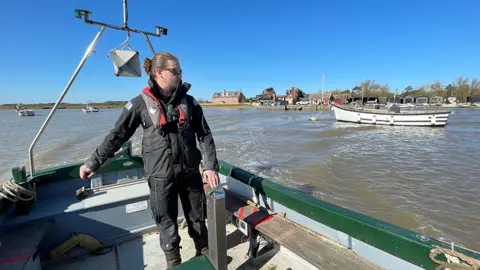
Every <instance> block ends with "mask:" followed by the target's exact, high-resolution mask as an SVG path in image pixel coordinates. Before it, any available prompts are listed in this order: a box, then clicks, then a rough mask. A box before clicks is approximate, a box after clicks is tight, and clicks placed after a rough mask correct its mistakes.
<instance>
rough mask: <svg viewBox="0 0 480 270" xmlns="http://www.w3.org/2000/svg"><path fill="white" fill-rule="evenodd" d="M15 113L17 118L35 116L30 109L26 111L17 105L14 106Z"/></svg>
mask: <svg viewBox="0 0 480 270" xmlns="http://www.w3.org/2000/svg"><path fill="white" fill-rule="evenodd" d="M15 111H16V112H17V113H18V115H19V116H35V112H34V111H33V110H31V109H27V108H26V107H25V105H23V104H20V103H19V104H17V105H16V106H15Z"/></svg>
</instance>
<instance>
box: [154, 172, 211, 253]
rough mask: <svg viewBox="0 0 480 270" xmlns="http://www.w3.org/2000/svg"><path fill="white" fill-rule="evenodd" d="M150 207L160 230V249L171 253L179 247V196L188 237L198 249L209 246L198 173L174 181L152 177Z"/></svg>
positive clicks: (201, 183) (201, 184) (203, 195)
mask: <svg viewBox="0 0 480 270" xmlns="http://www.w3.org/2000/svg"><path fill="white" fill-rule="evenodd" d="M149 186H150V206H151V209H152V214H153V218H154V219H155V222H156V223H157V225H158V227H159V231H160V247H161V248H162V250H163V251H167V252H168V251H172V250H174V249H175V248H177V247H179V245H180V240H181V238H180V235H178V223H177V218H178V197H179V196H180V200H181V203H182V208H183V212H184V214H185V218H186V219H187V225H188V234H189V235H190V237H191V238H192V239H193V241H194V243H195V248H196V249H197V250H201V249H202V248H204V247H207V246H208V233H207V226H206V225H205V219H206V216H205V215H206V199H205V192H204V190H203V181H202V177H201V175H200V172H198V173H192V174H189V175H185V176H182V177H177V178H176V179H175V180H173V179H172V180H165V179H163V178H162V179H160V178H156V177H154V176H151V177H150V178H149Z"/></svg>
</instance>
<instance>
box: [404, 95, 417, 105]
mask: <svg viewBox="0 0 480 270" xmlns="http://www.w3.org/2000/svg"><path fill="white" fill-rule="evenodd" d="M414 100H415V98H414V97H413V96H406V97H404V98H403V104H411V103H413V102H414Z"/></svg>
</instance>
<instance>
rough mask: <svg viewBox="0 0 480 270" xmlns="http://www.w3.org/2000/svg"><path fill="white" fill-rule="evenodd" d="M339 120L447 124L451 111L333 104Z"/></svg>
mask: <svg viewBox="0 0 480 270" xmlns="http://www.w3.org/2000/svg"><path fill="white" fill-rule="evenodd" d="M332 109H333V111H334V112H335V118H336V119H337V121H342V122H352V123H360V124H374V125H390V126H430V127H439V126H440V127H441V126H445V125H446V124H447V121H448V117H449V116H450V113H451V111H446V110H442V111H437V110H407V111H401V108H400V107H395V105H393V106H392V107H390V108H389V109H388V110H382V109H367V108H359V107H353V106H345V105H337V104H332Z"/></svg>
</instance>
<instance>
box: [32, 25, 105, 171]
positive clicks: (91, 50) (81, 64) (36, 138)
mask: <svg viewBox="0 0 480 270" xmlns="http://www.w3.org/2000/svg"><path fill="white" fill-rule="evenodd" d="M105 28H106V26H102V28H101V29H100V31H98V33H97V35H96V36H95V38H94V39H93V41H92V43H90V46H88V48H87V51H86V52H85V54H84V55H83V58H82V60H81V61H80V64H78V66H77V69H76V70H75V72H74V73H73V75H72V77H71V78H70V81H68V83H67V86H65V89H64V90H63V92H62V94H61V95H60V98H59V99H58V100H57V103H55V105H54V106H53V108H52V110H51V111H50V113H49V114H48V117H47V119H46V120H45V122H43V125H42V127H41V128H40V130H39V131H38V133H37V135H36V136H35V139H33V142H32V144H31V145H30V148H29V149H28V159H29V162H30V177H33V175H34V171H35V169H34V163H33V148H34V147H35V145H36V144H37V141H38V139H39V138H40V136H41V135H42V133H43V131H44V129H45V127H46V126H47V125H48V122H50V119H51V118H52V116H53V114H54V113H55V111H56V110H57V107H58V105H59V104H60V103H61V102H62V100H63V97H65V95H66V94H67V92H68V90H69V89H70V86H72V84H73V81H75V78H76V77H77V75H78V73H79V72H80V70H81V69H82V67H83V65H84V64H85V62H86V61H87V58H88V56H89V55H90V53H92V52H93V49H94V48H95V46H96V45H97V42H98V40H99V39H100V36H101V35H102V34H103V31H105Z"/></svg>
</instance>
